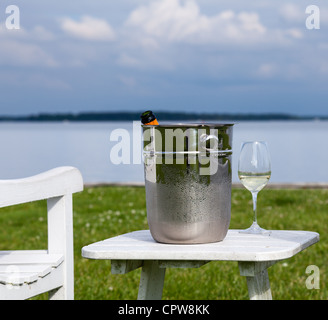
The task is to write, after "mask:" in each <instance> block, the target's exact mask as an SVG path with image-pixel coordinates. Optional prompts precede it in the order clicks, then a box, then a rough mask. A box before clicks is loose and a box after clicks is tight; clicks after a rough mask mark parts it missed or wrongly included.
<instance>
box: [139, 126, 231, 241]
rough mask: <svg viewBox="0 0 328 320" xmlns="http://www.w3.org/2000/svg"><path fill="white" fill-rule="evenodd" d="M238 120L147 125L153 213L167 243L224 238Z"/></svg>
mask: <svg viewBox="0 0 328 320" xmlns="http://www.w3.org/2000/svg"><path fill="white" fill-rule="evenodd" d="M232 129H233V124H161V125H156V126H149V125H144V126H143V139H144V149H143V156H144V168H145V186H146V206H147V219H148V225H149V229H150V232H151V235H152V237H153V238H154V239H155V240H156V241H158V242H162V243H176V244H184V243H185V244H191V243H209V242H216V241H221V240H223V239H224V237H225V236H226V234H227V231H228V228H229V224H230V212H231V155H232Z"/></svg>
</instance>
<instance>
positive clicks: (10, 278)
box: [0, 167, 83, 300]
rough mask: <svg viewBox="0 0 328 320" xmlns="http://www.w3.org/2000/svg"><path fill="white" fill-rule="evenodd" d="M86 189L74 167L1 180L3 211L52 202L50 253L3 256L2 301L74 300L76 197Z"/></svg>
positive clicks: (0, 253) (0, 266)
mask: <svg viewBox="0 0 328 320" xmlns="http://www.w3.org/2000/svg"><path fill="white" fill-rule="evenodd" d="M82 190H83V180H82V176H81V173H80V172H79V171H78V170H77V169H76V168H73V167H58V168H55V169H52V170H49V171H46V172H44V173H41V174H38V175H35V176H33V177H29V178H24V179H13V180H0V208H2V207H6V206H11V205H16V204H20V203H26V202H31V201H37V200H42V199H47V211H48V222H47V223H48V250H17V251H0V299H15V300H16V299H27V298H30V297H33V296H35V295H38V294H40V293H43V292H49V299H74V265H73V264H74V261H73V214H72V212H73V210H72V208H73V204H72V203H73V202H72V194H73V193H75V192H78V191H82ZM0 214H1V211H0ZM3 227H5V226H1V228H3Z"/></svg>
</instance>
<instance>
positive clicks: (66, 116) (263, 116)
mask: <svg viewBox="0 0 328 320" xmlns="http://www.w3.org/2000/svg"><path fill="white" fill-rule="evenodd" d="M154 112H155V113H156V116H157V118H158V119H160V120H161V121H185V120H189V121H190V120H192V121H204V120H207V121H273V120H274V121H304V120H309V121H311V120H328V116H297V115H292V114H284V113H191V112H166V111H154ZM141 113H142V111H138V112H132V111H131V112H129V111H121V112H119V111H118V112H80V113H39V114H32V115H22V116H14V115H8V116H4V115H3V116H1V115H0V122H5V121H14V122H19V121H20V122H25V121H28V122H44V121H72V122H83V121H84V122H87V121H133V120H140V114H141Z"/></svg>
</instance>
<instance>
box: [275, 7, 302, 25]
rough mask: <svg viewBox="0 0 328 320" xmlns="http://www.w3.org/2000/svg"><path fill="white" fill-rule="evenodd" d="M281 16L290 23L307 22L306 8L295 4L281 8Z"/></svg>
mask: <svg viewBox="0 0 328 320" xmlns="http://www.w3.org/2000/svg"><path fill="white" fill-rule="evenodd" d="M280 14H281V16H282V17H283V18H284V19H285V20H286V21H289V22H302V21H305V8H303V7H301V6H299V5H297V4H294V3H286V4H283V5H282V6H281V8H280Z"/></svg>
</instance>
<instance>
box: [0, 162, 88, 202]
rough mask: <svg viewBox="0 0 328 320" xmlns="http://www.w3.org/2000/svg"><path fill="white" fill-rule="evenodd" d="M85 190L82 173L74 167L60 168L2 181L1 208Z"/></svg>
mask: <svg viewBox="0 0 328 320" xmlns="http://www.w3.org/2000/svg"><path fill="white" fill-rule="evenodd" d="M82 190H83V179H82V175H81V173H80V171H79V170H78V169H76V168H74V167H58V168H55V169H52V170H49V171H46V172H43V173H40V174H38V175H35V176H32V177H28V178H23V179H11V180H0V207H6V206H10V205H14V204H20V203H25V202H31V201H37V200H43V199H48V198H53V197H58V196H63V195H66V194H72V193H75V192H79V191H82Z"/></svg>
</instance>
